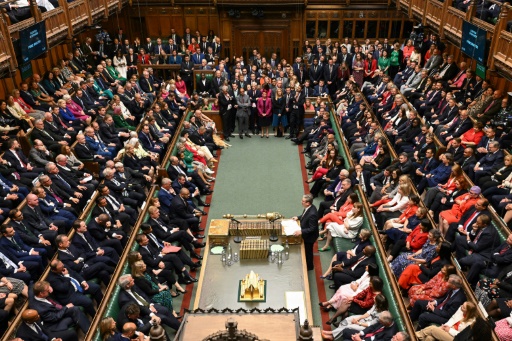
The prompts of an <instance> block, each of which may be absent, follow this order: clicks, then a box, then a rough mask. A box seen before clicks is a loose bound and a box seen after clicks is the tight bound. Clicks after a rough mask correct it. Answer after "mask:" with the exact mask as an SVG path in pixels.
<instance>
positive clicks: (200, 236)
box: [196, 233, 204, 239]
mask: <svg viewBox="0 0 512 341" xmlns="http://www.w3.org/2000/svg"><path fill="white" fill-rule="evenodd" d="M196 238H197V239H203V238H204V234H199V233H198V234H196Z"/></svg>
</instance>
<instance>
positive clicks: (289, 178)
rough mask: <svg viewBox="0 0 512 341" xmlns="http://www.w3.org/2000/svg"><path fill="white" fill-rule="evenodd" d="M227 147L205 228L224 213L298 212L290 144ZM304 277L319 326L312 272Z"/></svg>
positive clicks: (250, 141)
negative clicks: (306, 279)
mask: <svg viewBox="0 0 512 341" xmlns="http://www.w3.org/2000/svg"><path fill="white" fill-rule="evenodd" d="M230 143H231V144H232V145H233V147H231V148H229V149H226V150H223V151H222V153H221V157H220V162H219V163H218V169H217V174H216V181H215V189H214V194H213V197H212V201H211V207H210V210H209V213H208V224H207V226H209V223H210V220H211V219H219V218H221V217H222V215H224V214H226V213H231V214H264V213H267V212H279V213H281V214H282V215H284V216H285V217H287V218H289V217H292V216H295V215H298V214H300V213H301V212H302V206H301V198H302V195H303V194H304V190H303V181H304V180H303V179H302V173H301V168H300V159H299V157H300V155H299V153H298V151H297V147H296V146H295V145H294V144H292V143H291V142H290V141H289V140H285V139H283V138H274V137H273V136H270V137H269V138H268V139H267V138H263V139H262V138H260V137H259V136H253V137H252V138H247V137H245V138H244V139H243V140H241V139H239V138H238V137H236V138H232V139H231V142H230ZM324 257H327V255H325V256H324ZM330 257H332V255H331V256H329V260H330ZM325 264H327V263H325ZM308 277H309V285H310V291H311V293H310V295H311V300H312V310H313V312H312V313H313V320H314V321H313V322H314V324H315V325H321V324H322V322H321V317H320V312H319V309H316V308H315V307H317V302H318V291H317V285H316V280H315V272H313V271H310V272H309V273H308ZM194 294H195V293H194ZM194 296H195V295H194ZM192 302H194V298H193V299H192Z"/></svg>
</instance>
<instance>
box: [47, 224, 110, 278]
mask: <svg viewBox="0 0 512 341" xmlns="http://www.w3.org/2000/svg"><path fill="white" fill-rule="evenodd" d="M55 244H57V247H58V248H59V249H58V253H59V259H60V260H61V261H62V262H63V263H64V264H65V265H66V267H67V268H68V269H71V270H73V271H75V272H77V273H79V274H80V275H81V276H82V277H83V278H85V280H90V279H92V278H98V279H99V280H100V281H102V282H103V283H104V284H105V285H108V284H109V283H110V277H111V275H112V274H113V273H114V267H112V266H109V265H107V264H105V263H104V262H101V261H100V262H96V261H95V258H97V257H96V256H97V255H96V253H93V252H91V253H88V254H81V253H80V249H78V248H76V247H75V246H74V245H71V243H70V242H69V238H68V237H67V236H66V235H63V234H59V235H58V236H57V238H55ZM99 258H101V257H99ZM100 260H101V259H100Z"/></svg>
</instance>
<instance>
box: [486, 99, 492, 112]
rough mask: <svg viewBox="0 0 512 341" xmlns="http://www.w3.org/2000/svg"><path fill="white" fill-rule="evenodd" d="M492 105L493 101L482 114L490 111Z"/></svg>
mask: <svg viewBox="0 0 512 341" xmlns="http://www.w3.org/2000/svg"><path fill="white" fill-rule="evenodd" d="M493 104H494V100H493V101H492V102H491V104H489V106H488V107H487V108H485V110H484V113H486V112H487V111H488V110H489V109H491V107H492V105H493Z"/></svg>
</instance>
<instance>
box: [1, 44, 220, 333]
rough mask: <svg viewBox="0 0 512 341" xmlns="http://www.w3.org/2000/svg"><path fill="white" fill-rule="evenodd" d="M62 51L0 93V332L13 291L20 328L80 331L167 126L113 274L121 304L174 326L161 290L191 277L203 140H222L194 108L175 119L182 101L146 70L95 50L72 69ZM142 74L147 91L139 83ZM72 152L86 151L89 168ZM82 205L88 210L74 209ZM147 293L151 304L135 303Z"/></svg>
mask: <svg viewBox="0 0 512 341" xmlns="http://www.w3.org/2000/svg"><path fill="white" fill-rule="evenodd" d="M74 54H75V57H76V56H79V55H80V53H79V52H77V51H76V50H75V52H74ZM73 58H74V57H73V54H71V55H70V56H69V59H68V60H66V61H62V64H59V67H56V68H54V69H52V70H51V71H49V72H48V73H46V74H45V76H44V77H43V78H42V77H40V76H39V75H37V74H34V75H33V76H32V77H31V79H28V80H24V81H23V82H22V84H20V88H19V89H15V90H14V91H13V92H12V95H11V96H9V97H8V98H7V100H6V101H3V100H2V101H1V102H0V118H1V120H2V123H3V124H2V131H1V134H2V138H1V140H0V142H1V148H2V151H3V153H2V155H1V157H0V186H1V191H2V193H1V197H2V198H1V200H0V219H1V222H2V223H3V224H2V227H1V233H2V238H0V239H1V241H2V242H1V243H0V244H1V245H0V273H1V278H0V290H1V292H0V294H1V295H0V305H1V308H2V310H0V314H2V318H1V319H0V320H1V321H2V322H1V328H0V334H3V332H4V331H5V330H6V328H7V323H8V321H9V316H10V315H12V314H14V313H16V312H17V309H18V307H19V306H21V304H22V303H23V301H24V299H25V298H28V300H29V308H30V309H28V310H27V311H25V312H24V313H23V315H22V316H23V321H24V322H23V323H22V325H21V327H20V328H19V329H18V336H19V337H20V338H21V339H23V340H33V339H34V338H33V335H32V334H31V333H33V332H37V333H39V332H42V333H43V334H44V335H45V336H46V337H47V339H52V338H57V339H59V338H60V339H62V340H64V341H68V340H69V341H71V340H76V339H77V331H76V330H75V329H73V328H71V329H70V327H72V326H76V327H78V329H79V330H80V331H81V332H83V333H87V331H88V329H89V326H90V319H91V318H92V317H94V315H95V313H96V308H95V307H96V306H97V305H99V303H100V302H101V301H102V299H103V294H102V287H107V286H108V285H109V283H110V281H111V277H112V274H113V272H114V270H115V267H116V265H117V263H118V261H119V257H120V255H121V254H122V252H123V250H124V248H125V246H126V244H127V241H128V239H129V236H130V235H131V234H132V233H135V232H134V231H133V227H134V225H135V223H136V221H137V220H138V218H139V212H140V209H141V207H142V206H143V204H144V203H145V202H146V200H147V194H148V193H149V188H150V187H151V185H153V184H154V183H155V181H156V174H157V173H156V171H157V167H160V166H161V162H163V161H164V156H165V155H166V152H167V149H168V147H169V144H170V142H171V140H172V138H173V137H174V136H175V135H179V136H176V140H177V143H178V145H177V147H178V154H177V156H172V157H171V158H170V159H169V161H170V163H169V167H168V169H167V171H168V174H169V178H163V179H162V181H161V183H159V184H158V185H160V187H161V188H160V190H159V191H158V196H157V197H155V198H151V201H150V203H149V204H148V203H146V205H149V207H148V214H149V218H148V222H147V224H143V225H142V226H141V230H142V233H141V234H140V235H137V237H136V241H137V243H138V244H139V246H140V247H139V253H137V255H134V257H135V258H133V259H132V263H133V266H132V268H133V271H132V275H133V277H132V281H130V280H128V279H127V278H120V279H116V280H118V281H119V285H120V286H121V287H122V288H123V290H124V292H126V293H127V295H124V296H123V295H121V297H122V298H123V299H122V300H120V301H119V305H120V307H124V306H130V304H131V305H132V307H131V308H130V309H128V308H126V309H125V310H126V311H136V310H137V309H139V310H140V314H141V316H143V319H146V317H147V318H148V319H149V320H151V323H153V324H154V323H162V324H165V325H167V326H169V327H171V328H174V329H176V330H177V329H178V328H179V325H180V322H179V320H178V318H179V317H180V316H179V315H178V313H177V312H176V311H174V309H173V307H172V297H173V296H177V295H180V294H181V293H183V292H186V289H185V288H184V287H183V286H182V285H188V284H191V283H194V282H196V281H197V279H196V278H194V277H193V275H191V274H190V273H189V272H190V271H194V270H195V269H197V268H198V267H200V266H201V262H200V260H201V259H202V256H200V254H199V252H198V251H197V250H200V249H201V248H203V247H204V246H205V244H204V243H202V242H201V239H203V238H204V235H203V234H202V233H201V231H202V229H201V228H200V227H199V223H200V219H201V217H202V216H204V215H205V214H206V212H204V211H203V210H202V207H204V206H209V204H208V203H205V200H204V199H202V198H201V196H203V197H204V196H205V195H209V194H211V193H212V190H211V182H212V181H214V180H215V178H214V177H213V176H212V174H213V173H214V171H213V170H212V169H213V168H214V167H215V166H214V165H215V163H216V162H217V160H216V158H215V157H216V154H215V151H216V150H217V149H219V148H222V147H218V146H217V145H216V144H215V143H214V141H213V137H212V135H213V134H214V132H215V125H214V124H213V122H212V121H211V120H209V119H208V118H207V117H206V116H204V115H203V114H202V113H201V111H200V110H198V111H196V112H195V113H194V115H193V118H192V119H191V122H187V123H186V124H184V126H185V127H186V128H187V129H185V130H184V131H183V132H180V131H177V128H178V124H179V123H180V121H181V119H182V116H183V114H184V112H185V110H186V107H185V106H184V105H183V104H184V103H182V102H181V101H180V102H178V101H176V100H175V98H174V94H171V95H169V96H165V97H163V96H161V91H160V88H159V87H160V86H161V84H162V83H163V82H162V81H160V80H158V79H157V78H156V76H155V75H153V74H152V71H151V70H144V72H143V73H142V75H141V78H142V80H140V79H138V78H137V76H136V75H134V76H132V79H130V80H127V79H110V78H108V77H107V76H108V75H109V74H108V71H107V67H108V66H107V65H106V63H105V62H104V61H100V62H98V64H97V65H95V67H94V68H93V69H90V70H89V68H88V67H87V66H85V68H84V69H80V70H77V71H78V72H74V68H73V67H68V66H67V65H69V62H72V60H73ZM75 59H76V58H75ZM90 71H92V72H90ZM144 80H146V81H145V83H146V85H148V84H153V85H154V86H155V88H154V90H153V91H148V92H147V93H146V92H144V91H142V90H141V87H140V86H139V84H141V83H142V84H144ZM151 82H152V83H151ZM29 84H31V85H30V87H29ZM132 85H133V87H132ZM153 85H150V86H151V87H152V86H153ZM142 87H144V86H142ZM191 123H193V124H191ZM21 132H22V133H23V134H19V133H21ZM23 138H25V139H28V142H29V143H30V149H29V150H27V151H24V150H22V148H21V144H20V140H19V139H23ZM84 162H96V163H98V168H99V173H97V174H93V172H92V171H89V170H87V166H86V163H84ZM162 166H164V165H162ZM96 171H97V169H96ZM91 199H93V200H94V202H93V203H92V204H91V205H88V204H89V202H90V201H91ZM23 202H25V204H24V205H20V204H22V203H23ZM88 207H92V210H91V211H89V212H90V214H91V216H90V219H88V221H87V222H86V221H84V220H81V219H78V218H79V217H80V215H81V213H82V212H83V210H84V209H85V208H88ZM71 232H73V233H72V234H71V235H72V237H70V233H71ZM170 243H173V244H178V245H179V246H178V247H174V246H171V244H170ZM55 254H57V255H58V257H57V258H56V259H53V256H54V255H55ZM52 259H53V260H52ZM192 259H195V260H192ZM47 265H49V267H50V272H49V275H48V276H47V277H45V278H44V279H42V278H40V277H41V274H42V273H43V271H44V269H45V267H46V266H47ZM134 283H136V284H134ZM133 293H136V294H133ZM138 295H139V296H138ZM141 298H142V299H141ZM150 301H151V302H152V303H153V302H154V303H156V304H155V306H154V307H153V306H152V307H151V309H147V308H146V305H145V304H146V303H147V302H150ZM134 304H135V307H133V306H134ZM78 307H80V308H81V309H78ZM125 310H123V311H125ZM121 315H122V314H121ZM126 316H129V317H127V319H128V320H131V319H132V318H133V316H134V315H133V314H128V315H126ZM135 321H137V318H135ZM126 322H128V321H126ZM123 325H124V323H121V324H119V331H122V328H123ZM144 332H146V333H147V329H144ZM39 334H41V333H39ZM31 335H32V336H31Z"/></svg>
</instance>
